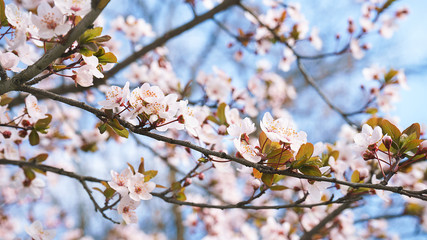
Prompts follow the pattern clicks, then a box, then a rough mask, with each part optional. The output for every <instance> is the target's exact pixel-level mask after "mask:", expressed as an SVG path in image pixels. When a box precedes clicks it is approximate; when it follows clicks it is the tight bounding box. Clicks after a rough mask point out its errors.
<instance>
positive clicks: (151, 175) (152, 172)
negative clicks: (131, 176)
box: [144, 170, 158, 182]
mask: <svg viewBox="0 0 427 240" xmlns="http://www.w3.org/2000/svg"><path fill="white" fill-rule="evenodd" d="M157 172H158V171H156V170H149V171H145V172H144V182H148V181H150V180H151V179H152V178H154V177H155V176H156V175H157Z"/></svg>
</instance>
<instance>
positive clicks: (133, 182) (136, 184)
mask: <svg viewBox="0 0 427 240" xmlns="http://www.w3.org/2000/svg"><path fill="white" fill-rule="evenodd" d="M155 188H156V184H155V183H153V182H144V175H143V174H141V173H136V174H135V175H134V176H132V177H130V179H129V182H128V189H129V191H130V193H129V197H130V198H131V199H132V200H134V201H139V200H150V199H151V198H152V197H153V196H152V195H151V194H150V192H151V191H153V190H154V189H155Z"/></svg>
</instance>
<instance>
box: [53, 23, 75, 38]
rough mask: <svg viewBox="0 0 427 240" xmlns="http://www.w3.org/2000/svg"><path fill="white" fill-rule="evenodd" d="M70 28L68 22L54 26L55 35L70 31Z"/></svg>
mask: <svg viewBox="0 0 427 240" xmlns="http://www.w3.org/2000/svg"><path fill="white" fill-rule="evenodd" d="M70 29H71V25H70V24H68V23H66V24H61V25H59V26H57V27H56V28H55V35H57V36H59V35H65V34H66V33H67V32H68V31H70Z"/></svg>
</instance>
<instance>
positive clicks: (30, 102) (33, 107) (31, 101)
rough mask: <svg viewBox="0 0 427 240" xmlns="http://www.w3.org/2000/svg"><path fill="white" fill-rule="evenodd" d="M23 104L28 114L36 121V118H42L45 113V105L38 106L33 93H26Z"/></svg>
mask: <svg viewBox="0 0 427 240" xmlns="http://www.w3.org/2000/svg"><path fill="white" fill-rule="evenodd" d="M25 106H26V107H27V112H28V115H29V116H30V117H31V118H32V119H34V121H37V120H38V119H41V118H44V117H45V116H46V113H47V107H46V106H39V105H38V102H37V98H36V97H34V96H33V95H28V96H27V97H26V98H25Z"/></svg>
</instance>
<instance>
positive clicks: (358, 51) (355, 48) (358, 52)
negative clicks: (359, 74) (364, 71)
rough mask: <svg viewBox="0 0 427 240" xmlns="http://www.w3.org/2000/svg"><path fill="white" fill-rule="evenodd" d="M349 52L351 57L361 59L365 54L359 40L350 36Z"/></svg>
mask: <svg viewBox="0 0 427 240" xmlns="http://www.w3.org/2000/svg"><path fill="white" fill-rule="evenodd" d="M350 52H351V54H352V55H353V57H354V58H355V59H357V60H359V59H362V58H363V56H365V53H364V52H363V50H362V48H361V47H360V45H359V40H357V39H354V38H352V39H351V41H350Z"/></svg>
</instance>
